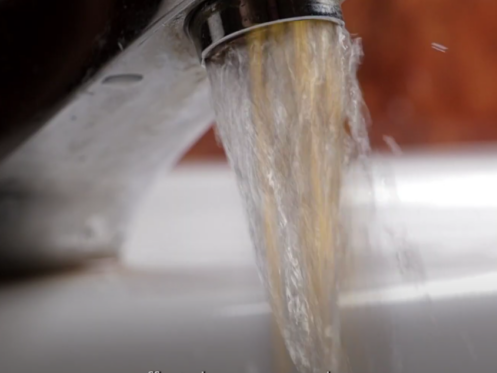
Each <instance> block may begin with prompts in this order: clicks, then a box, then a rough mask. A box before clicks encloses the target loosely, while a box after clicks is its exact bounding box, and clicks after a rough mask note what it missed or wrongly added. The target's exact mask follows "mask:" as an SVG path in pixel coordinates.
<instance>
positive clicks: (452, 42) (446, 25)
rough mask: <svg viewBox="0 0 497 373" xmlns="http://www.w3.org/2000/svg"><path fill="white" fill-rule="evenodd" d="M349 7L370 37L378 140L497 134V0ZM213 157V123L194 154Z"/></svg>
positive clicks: (375, 2) (351, 20)
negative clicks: (386, 137) (211, 129)
mask: <svg viewBox="0 0 497 373" xmlns="http://www.w3.org/2000/svg"><path fill="white" fill-rule="evenodd" d="M344 12H345V18H346V21H347V28H348V29H349V30H350V32H351V33H353V34H356V35H357V36H359V37H361V38H362V40H363V46H364V52H365V57H364V59H363V63H362V66H361V69H360V72H359V80H360V83H361V86H362V88H363V92H364V97H365V100H366V103H367V104H368V107H369V110H370V112H371V117H372V122H373V123H372V127H371V128H370V136H371V141H372V143H373V146H374V147H384V146H385V144H384V140H383V136H385V135H387V136H391V137H393V138H394V139H395V140H396V141H397V142H398V143H399V144H400V145H401V146H402V145H406V144H408V145H418V144H443V143H461V142H474V141H497V1H496V0H470V1H463V0H347V1H346V2H345V3H344ZM433 43H436V44H440V45H443V46H445V47H446V48H447V50H446V51H445V53H444V52H441V51H438V50H436V49H435V48H434V47H433ZM208 157H223V151H222V149H221V148H219V147H218V146H217V144H216V141H215V137H214V135H213V132H212V131H209V132H208V133H207V134H206V135H205V136H204V138H203V139H202V140H201V141H200V142H199V144H197V146H195V147H194V149H192V150H191V151H190V153H189V154H188V158H208Z"/></svg>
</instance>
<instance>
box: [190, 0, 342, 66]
mask: <svg viewBox="0 0 497 373" xmlns="http://www.w3.org/2000/svg"><path fill="white" fill-rule="evenodd" d="M341 2H342V1H340V0H320V1H318V0H206V1H203V2H202V3H200V5H198V6H197V7H196V8H195V9H193V11H191V12H190V14H189V15H188V17H187V18H186V23H185V29H186V32H187V34H188V36H189V37H190V39H191V40H192V41H193V43H194V44H195V48H196V49H197V53H198V55H199V58H200V60H201V61H202V63H203V62H204V61H205V59H206V58H207V57H208V56H209V54H210V53H211V52H212V51H213V49H214V48H215V47H217V46H218V45H220V44H222V43H224V42H226V41H229V40H232V39H234V38H236V37H238V36H240V35H243V34H245V33H247V32H248V31H250V30H253V29H256V28H260V27H264V26H267V25H270V24H274V23H281V22H289V21H296V20H304V19H321V20H327V21H331V22H334V23H337V24H339V25H343V24H344V22H343V16H342V10H341V8H340V3H341Z"/></svg>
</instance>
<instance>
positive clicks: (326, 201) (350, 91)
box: [206, 20, 369, 373]
mask: <svg viewBox="0 0 497 373" xmlns="http://www.w3.org/2000/svg"><path fill="white" fill-rule="evenodd" d="M361 53H362V51H361V46H360V44H359V43H358V42H356V41H355V40H353V39H352V38H351V37H350V36H349V34H348V33H347V31H346V30H345V29H344V28H342V27H340V26H337V25H335V24H334V23H332V22H327V21H311V20H308V21H298V22H290V23H282V24H278V25H272V26H268V27H266V28H262V29H259V30H255V31H252V32H251V33H250V34H248V35H246V36H245V37H242V38H238V39H236V40H234V41H232V42H230V43H229V44H227V45H225V46H223V47H221V48H220V49H218V50H217V51H216V53H215V54H214V55H213V56H212V57H211V58H210V59H209V60H208V61H206V66H207V70H208V74H209V79H210V81H211V85H212V91H213V102H214V106H215V110H216V114H217V124H218V133H219V136H220V138H221V140H222V142H223V144H224V147H225V149H226V152H227V155H228V158H229V161H230V163H231V165H232V167H233V169H234V170H235V172H236V175H237V179H238V184H239V188H240V191H241V194H242V196H243V199H244V202H245V208H246V213H247V217H248V221H249V224H250V232H251V236H252V240H253V244H254V247H255V250H256V252H257V258H258V266H259V269H260V273H261V275H262V278H263V281H264V283H265V285H266V287H267V290H268V293H269V297H270V300H271V305H272V309H273V312H274V314H275V316H276V319H277V321H278V325H279V327H280V329H281V332H282V335H283V338H284V340H285V343H286V346H287V348H288V351H289V353H290V356H291V358H292V360H293V362H294V363H295V365H296V367H297V369H298V370H299V371H300V372H302V373H318V372H319V373H323V372H327V371H330V372H343V371H344V370H346V367H345V366H344V359H342V357H343V351H342V350H341V344H340V320H339V313H338V312H337V307H338V295H339V288H340V283H341V280H342V278H343V277H344V275H343V264H344V258H345V256H346V254H347V244H346V237H345V235H344V233H343V232H344V231H345V230H344V229H343V226H344V224H346V222H345V221H344V214H343V209H342V204H341V201H342V191H343V178H344V174H345V173H346V172H347V168H348V167H349V165H350V164H351V162H352V161H353V160H357V159H358V158H360V157H363V156H366V155H367V153H368V151H369V143H368V138H367V131H366V125H365V121H364V117H363V110H362V109H363V101H362V96H361V92H360V90H359V87H358V84H357V80H356V68H357V64H358V62H359V59H360V56H361Z"/></svg>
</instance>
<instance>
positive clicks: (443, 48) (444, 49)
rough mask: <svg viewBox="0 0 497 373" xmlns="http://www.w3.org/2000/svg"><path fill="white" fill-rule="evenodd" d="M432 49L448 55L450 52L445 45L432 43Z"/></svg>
mask: <svg viewBox="0 0 497 373" xmlns="http://www.w3.org/2000/svg"><path fill="white" fill-rule="evenodd" d="M431 47H432V48H433V49H435V50H437V51H439V52H442V53H447V51H448V50H449V48H447V47H446V46H445V45H442V44H438V43H431Z"/></svg>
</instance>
